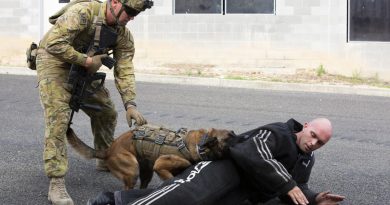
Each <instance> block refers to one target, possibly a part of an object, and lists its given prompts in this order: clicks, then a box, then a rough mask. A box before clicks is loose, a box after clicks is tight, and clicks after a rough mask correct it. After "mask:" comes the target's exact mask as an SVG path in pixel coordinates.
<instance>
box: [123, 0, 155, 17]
mask: <svg viewBox="0 0 390 205" xmlns="http://www.w3.org/2000/svg"><path fill="white" fill-rule="evenodd" d="M119 1H120V2H121V3H122V4H123V6H124V10H125V12H126V13H127V14H128V15H130V16H137V15H138V14H139V13H140V12H141V11H145V10H146V9H150V8H152V6H153V1H151V0H119Z"/></svg>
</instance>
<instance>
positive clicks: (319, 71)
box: [316, 64, 326, 77]
mask: <svg viewBox="0 0 390 205" xmlns="http://www.w3.org/2000/svg"><path fill="white" fill-rule="evenodd" d="M316 73H317V76H318V77H321V76H323V75H324V74H326V70H325V68H324V66H323V65H322V64H321V65H320V66H318V68H317V69H316Z"/></svg>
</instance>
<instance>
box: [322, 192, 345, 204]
mask: <svg viewBox="0 0 390 205" xmlns="http://www.w3.org/2000/svg"><path fill="white" fill-rule="evenodd" d="M344 199H345V196H341V195H337V194H330V191H324V192H321V193H319V194H318V195H317V196H316V202H317V204H318V205H338V204H339V203H338V202H340V201H343V200H344Z"/></svg>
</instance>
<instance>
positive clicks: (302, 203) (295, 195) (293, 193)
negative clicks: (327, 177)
mask: <svg viewBox="0 0 390 205" xmlns="http://www.w3.org/2000/svg"><path fill="white" fill-rule="evenodd" d="M287 195H288V196H289V197H290V198H291V200H292V201H293V202H294V204H299V205H306V204H309V201H308V200H307V199H306V196H305V195H304V194H303V192H302V191H301V189H300V188H299V187H297V186H295V187H294V188H293V189H291V190H290V191H289V192H287Z"/></svg>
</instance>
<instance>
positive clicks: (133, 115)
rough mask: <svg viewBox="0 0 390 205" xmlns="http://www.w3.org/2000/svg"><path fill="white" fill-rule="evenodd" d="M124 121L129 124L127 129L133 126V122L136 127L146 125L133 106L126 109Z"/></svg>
mask: <svg viewBox="0 0 390 205" xmlns="http://www.w3.org/2000/svg"><path fill="white" fill-rule="evenodd" d="M126 119H127V123H128V124H129V127H131V126H132V125H133V120H135V123H136V124H137V126H141V125H143V124H146V123H147V121H146V120H145V118H144V117H143V116H142V114H141V113H140V112H138V110H137V108H136V107H135V106H128V107H127V112H126Z"/></svg>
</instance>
